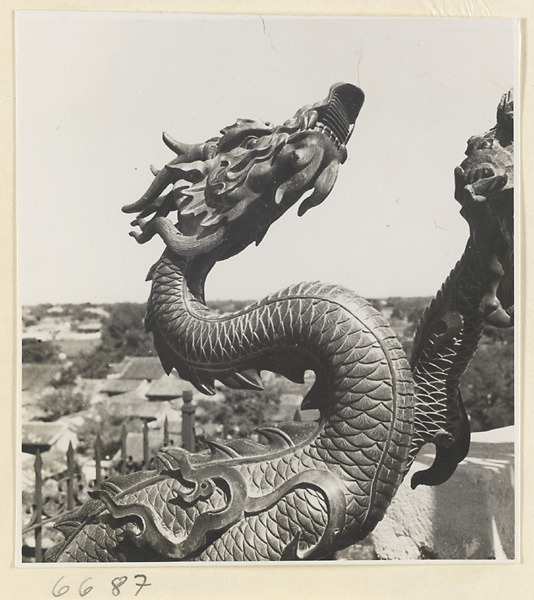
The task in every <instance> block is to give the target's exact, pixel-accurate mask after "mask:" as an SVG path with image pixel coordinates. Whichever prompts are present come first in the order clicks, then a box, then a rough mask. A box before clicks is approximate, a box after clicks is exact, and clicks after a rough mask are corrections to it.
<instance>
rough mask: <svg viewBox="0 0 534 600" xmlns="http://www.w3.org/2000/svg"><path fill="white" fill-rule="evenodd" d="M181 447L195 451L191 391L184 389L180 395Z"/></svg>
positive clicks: (193, 412)
mask: <svg viewBox="0 0 534 600" xmlns="http://www.w3.org/2000/svg"><path fill="white" fill-rule="evenodd" d="M182 400H183V405H182V448H185V449H186V450H188V451H189V452H194V451H195V429H194V427H195V424H194V420H195V407H194V406H193V404H192V400H193V392H192V391H191V390H184V393H183V395H182Z"/></svg>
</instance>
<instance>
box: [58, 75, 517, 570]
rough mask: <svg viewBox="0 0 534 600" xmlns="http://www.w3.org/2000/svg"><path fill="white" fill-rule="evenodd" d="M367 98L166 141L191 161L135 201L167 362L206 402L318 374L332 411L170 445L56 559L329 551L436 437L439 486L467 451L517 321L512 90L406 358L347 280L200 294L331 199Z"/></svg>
mask: <svg viewBox="0 0 534 600" xmlns="http://www.w3.org/2000/svg"><path fill="white" fill-rule="evenodd" d="M362 104H363V93H362V92H361V90H359V89H358V88H356V87H355V86H352V85H350V84H336V85H334V86H333V87H332V88H331V90H330V94H329V96H328V98H327V99H326V100H325V101H324V102H322V103H318V104H315V105H313V106H306V107H304V108H302V109H300V110H299V111H298V112H297V113H296V114H295V116H294V117H293V118H292V119H289V120H288V121H286V122H285V123H284V124H282V125H281V126H278V127H274V126H273V125H271V124H270V123H265V122H263V121H258V120H238V121H237V122H236V123H235V124H234V125H232V126H230V127H227V128H225V129H223V130H221V134H222V135H221V137H217V138H212V139H210V140H208V141H207V142H205V143H204V144H198V145H186V144H181V143H180V142H176V141H175V140H172V139H171V138H169V136H166V135H165V136H164V141H165V143H166V144H167V145H168V146H169V147H170V148H171V149H172V150H173V151H174V152H175V154H176V159H175V160H173V161H171V162H170V163H168V164H167V165H166V166H165V167H163V169H162V170H161V171H155V173H154V174H155V179H154V182H153V183H152V185H151V186H150V187H149V188H148V190H147V192H146V193H145V194H144V195H143V196H142V197H141V199H140V200H138V201H137V202H134V203H133V204H131V205H128V206H126V207H124V209H123V210H124V211H125V212H136V213H137V217H136V218H135V220H134V221H133V223H132V224H133V225H134V226H139V227H140V229H141V232H134V233H133V235H134V237H135V238H136V239H137V241H138V242H139V243H145V242H147V241H149V240H150V239H151V238H152V237H154V236H155V235H156V234H157V235H159V236H160V237H161V238H162V239H163V240H164V242H165V244H166V246H167V247H166V249H165V251H164V253H163V255H162V257H161V258H160V260H159V261H158V262H157V263H156V264H155V265H154V267H152V269H151V270H150V273H149V277H148V278H149V279H150V280H151V281H152V284H151V285H152V287H151V294H150V299H149V302H148V305H147V316H146V326H147V329H148V330H149V331H151V332H152V333H153V336H154V344H155V347H156V350H157V352H158V354H159V357H160V359H161V362H162V365H163V367H164V369H165V370H166V371H167V372H168V373H170V371H171V370H172V369H176V371H177V372H178V373H179V375H180V376H181V377H182V378H183V379H186V380H188V381H190V382H191V383H193V384H194V385H195V386H196V387H197V389H199V390H200V391H202V392H204V393H207V394H210V393H213V392H214V382H215V380H219V381H221V382H222V383H223V384H225V385H227V386H229V387H232V388H238V389H239V388H241V389H261V387H262V381H261V375H260V372H261V371H273V372H275V373H279V374H280V375H283V376H285V377H287V378H289V379H291V380H292V381H295V382H301V383H302V382H303V381H304V373H305V371H307V370H313V371H314V372H315V376H316V379H315V382H314V384H313V386H312V388H311V389H310V391H309V392H308V394H307V395H306V397H305V398H304V400H303V402H302V408H303V409H318V411H319V413H320V417H319V419H318V420H317V421H313V422H291V423H270V424H265V425H262V426H261V427H259V428H258V429H257V434H258V436H260V437H261V439H262V440H264V441H263V442H259V441H253V440H251V439H234V440H218V439H211V440H206V444H207V449H205V450H203V451H201V452H197V453H195V454H192V453H189V452H186V451H185V450H183V449H180V448H174V447H169V448H163V449H162V450H161V451H160V452H159V454H158V456H157V467H156V469H155V470H153V471H144V472H139V473H135V474H131V475H124V476H116V477H112V478H110V479H108V480H106V481H105V482H104V483H102V484H101V486H100V488H98V489H96V490H95V491H94V492H93V493H92V496H93V500H91V501H90V502H88V503H86V504H85V505H84V506H83V507H82V508H81V509H79V510H78V511H77V512H75V513H74V514H72V515H68V516H67V517H65V518H64V519H62V520H61V521H60V522H59V523H58V524H57V527H58V529H60V530H61V531H63V533H64V535H65V540H64V542H62V543H60V544H58V545H57V546H56V547H54V548H53V549H52V550H51V551H49V553H48V555H47V560H49V561H58V562H62V561H67V562H70V561H149V560H152V561H154V560H173V561H181V560H187V561H232V560H238V561H256V560H302V559H321V558H326V557H329V556H331V555H332V553H333V552H335V551H336V550H339V549H341V548H344V547H346V546H348V545H350V544H351V543H354V542H355V541H357V540H359V539H363V538H364V537H365V536H366V535H367V534H368V533H369V532H370V531H372V529H373V528H374V527H375V526H376V524H377V523H378V522H379V521H380V519H381V518H382V517H383V516H384V513H385V511H386V510H387V508H388V506H389V503H390V502H391V500H392V499H393V497H394V495H395V492H396V490H397V488H398V486H399V485H400V483H401V482H402V480H403V478H404V476H405V474H406V472H407V470H408V469H409V467H410V466H411V464H412V462H413V460H414V458H415V457H416V455H417V453H418V452H419V450H420V449H421V447H422V446H423V445H424V444H426V443H433V444H435V446H436V458H435V461H434V464H433V465H432V466H431V467H430V469H427V470H426V471H422V472H419V473H416V474H415V475H414V477H413V479H412V486H413V487H415V486H417V485H419V484H426V485H438V484H440V483H442V482H443V481H445V480H447V479H448V478H449V477H450V476H451V475H452V474H453V472H454V470H455V469H456V466H457V464H458V463H459V462H460V461H461V460H462V459H463V458H464V457H465V455H466V454H467V451H468V448H469V435H470V434H469V423H468V419H467V416H466V413H465V410H464V407H463V403H462V400H461V396H460V392H459V384H460V379H461V377H462V374H463V372H464V371H465V369H466V368H467V366H468V364H469V361H470V360H471V358H472V356H473V354H474V352H475V351H476V347H477V344H478V341H479V338H480V336H481V332H482V328H483V325H484V323H485V322H490V323H492V324H494V325H498V326H509V325H511V323H512V320H513V294H512V292H511V290H512V288H513V285H512V281H513V279H512V278H513V252H512V251H511V250H510V244H509V241H510V236H509V232H510V226H511V225H510V224H511V216H510V206H511V204H510V199H511V194H512V192H513V184H512V183H511V181H512V177H511V175H512V173H513V171H512V169H513V154H512V152H511V149H513V146H511V145H510V144H511V138H510V139H508V138H507V134H506V131H509V128H510V115H512V117H513V112H511V106H512V103H511V97H510V96H508V97H505V98H504V99H503V101H502V103H501V105H500V107H499V111H500V112H499V113H498V124H497V127H496V128H494V129H493V130H491V131H490V132H488V133H487V134H485V135H484V136H479V137H477V138H472V140H470V146H468V151H467V158H466V160H465V161H464V162H463V163H462V166H461V167H459V168H458V170H457V172H456V183H457V186H456V198H457V200H458V201H459V202H460V203H461V204H462V215H463V216H464V217H465V218H466V219H467V221H468V222H469V225H470V238H469V242H468V245H467V248H466V251H465V253H464V255H463V257H462V258H461V259H460V261H459V262H458V264H457V265H456V267H455V268H454V269H453V271H452V273H451V275H450V276H449V278H448V279H447V281H446V282H445V284H444V285H443V287H442V289H441V291H440V292H439V293H438V295H437V297H436V299H435V300H434V301H433V302H432V303H431V305H430V306H429V308H428V309H427V310H426V312H425V314H424V316H423V319H422V321H421V324H420V327H419V329H418V333H417V336H416V340H415V345H414V350H413V355H412V363H411V366H410V365H409V363H408V361H407V360H406V358H405V355H404V352H403V350H402V348H401V345H400V343H399V341H398V340H397V338H396V336H395V335H394V333H393V331H392V330H391V329H390V327H389V326H388V324H387V322H386V321H385V319H384V318H383V317H382V315H381V314H380V313H379V312H377V311H376V310H374V309H373V308H372V307H371V305H370V304H369V303H368V302H367V301H366V300H364V299H362V298H359V297H358V296H356V295H355V294H354V293H353V292H351V291H350V290H347V289H345V288H342V287H340V286H334V285H326V284H322V283H317V282H316V283H301V284H298V285H293V286H290V287H288V288H286V289H284V290H282V291H281V292H278V293H275V294H272V295H270V296H268V297H267V298H265V299H263V300H261V301H259V302H256V303H253V304H251V305H250V306H248V307H246V308H244V309H243V310H240V311H237V312H235V313H233V314H223V315H221V314H217V313H214V312H212V311H211V310H210V309H209V308H208V306H207V304H206V302H205V300H204V283H205V280H206V278H207V276H208V274H209V272H210V271H211V269H212V268H213V267H214V266H215V264H216V263H217V262H218V261H219V260H225V259H227V258H230V257H232V256H234V255H235V254H237V253H239V252H241V251H242V250H243V249H244V248H245V247H247V246H248V245H249V244H250V243H252V242H255V243H256V244H258V243H260V242H261V240H262V239H263V237H264V236H265V234H266V232H267V229H268V228H269V226H270V225H271V224H272V223H273V222H274V221H275V220H276V219H278V218H279V217H280V216H281V215H282V214H284V213H285V212H286V211H287V210H288V209H289V208H290V207H291V206H293V205H294V204H295V203H296V202H298V201H299V200H302V202H301V204H300V207H299V215H303V214H304V213H305V212H306V211H307V210H308V209H309V208H311V207H313V206H316V205H317V204H319V203H321V202H322V201H323V200H324V199H325V198H326V196H327V195H328V194H329V193H330V191H331V189H332V187H333V185H334V183H335V180H336V177H337V172H338V167H339V165H340V164H342V163H343V162H344V161H345V160H346V157H347V152H346V147H345V145H346V143H347V141H348V140H349V138H350V136H351V134H352V130H353V127H354V124H355V121H356V118H357V116H358V113H359V111H360V108H361V106H362ZM499 115H500V116H499ZM511 157H512V158H511ZM169 186H171V191H167V190H168V187H169ZM175 210H176V211H177V214H178V221H177V223H175V224H173V223H172V222H171V221H170V220H169V219H168V218H167V216H168V215H169V213H170V212H172V211H175Z"/></svg>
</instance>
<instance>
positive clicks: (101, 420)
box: [76, 410, 123, 457]
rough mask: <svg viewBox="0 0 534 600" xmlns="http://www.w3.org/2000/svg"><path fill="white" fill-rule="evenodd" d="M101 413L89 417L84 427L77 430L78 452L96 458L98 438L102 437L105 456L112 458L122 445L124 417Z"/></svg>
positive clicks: (85, 420)
mask: <svg viewBox="0 0 534 600" xmlns="http://www.w3.org/2000/svg"><path fill="white" fill-rule="evenodd" d="M102 413H103V411H102V410H101V411H100V414H99V415H96V414H93V415H89V416H88V417H87V418H86V419H84V422H83V425H82V426H81V427H79V428H77V429H76V435H77V436H78V447H77V451H78V452H80V453H81V454H86V455H87V456H91V457H93V456H94V445H95V442H96V436H97V435H100V440H101V441H102V447H103V450H104V456H109V457H112V456H113V455H114V454H115V453H116V452H117V450H118V449H119V448H120V445H121V426H122V422H123V420H122V417H116V416H114V415H111V414H109V413H108V412H105V414H102Z"/></svg>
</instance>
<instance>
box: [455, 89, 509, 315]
mask: <svg viewBox="0 0 534 600" xmlns="http://www.w3.org/2000/svg"><path fill="white" fill-rule="evenodd" d="M513 134H514V100H513V95H512V92H511V91H510V92H508V93H507V94H504V96H503V97H502V99H501V102H500V104H499V106H498V108H497V124H496V125H495V127H493V128H492V129H490V130H489V131H488V132H487V133H485V134H483V135H478V136H474V137H472V138H470V139H469V141H468V142H467V150H466V155H467V158H466V159H465V160H464V161H463V162H462V164H461V165H460V166H459V167H457V168H456V170H455V179H456V190H455V198H456V200H458V202H460V204H461V205H462V210H461V214H462V216H463V217H464V218H465V219H466V220H467V222H468V223H469V228H470V233H471V235H470V240H469V244H470V245H471V247H472V248H473V250H474V251H475V252H476V253H477V255H478V256H479V259H480V262H481V269H482V271H483V279H484V281H485V289H484V295H483V298H482V302H481V305H480V308H479V310H480V312H481V313H482V314H483V315H484V318H485V321H486V322H487V323H490V324H491V325H495V326H497V327H508V326H511V325H513V313H514V141H513V139H514V138H513Z"/></svg>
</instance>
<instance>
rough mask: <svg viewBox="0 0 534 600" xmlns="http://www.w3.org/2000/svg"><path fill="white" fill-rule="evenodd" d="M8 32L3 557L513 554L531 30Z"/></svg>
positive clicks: (57, 24) (138, 16)
mask: <svg viewBox="0 0 534 600" xmlns="http://www.w3.org/2000/svg"><path fill="white" fill-rule="evenodd" d="M16 33H17V35H16V59H17V66H16V69H17V196H18V197H17V219H18V295H19V311H20V313H19V315H20V322H21V324H20V329H19V338H20V343H19V350H20V373H21V375H20V378H19V381H20V391H19V399H18V402H19V411H18V412H19V423H18V426H19V430H18V431H19V445H18V454H19V456H18V459H19V464H18V472H19V478H18V497H19V510H18V516H17V523H18V532H19V533H18V541H17V548H16V552H15V554H16V561H17V564H18V565H19V566H24V567H32V566H33V567H35V566H39V565H43V564H49V565H50V564H53V563H121V562H122V563H150V564H161V563H165V564H167V565H169V564H171V565H172V564H176V563H189V562H191V561H195V562H203V563H211V562H220V561H222V562H241V563H253V562H257V561H262V562H264V563H269V562H279V561H288V562H293V563H296V562H301V561H305V562H309V561H338V562H345V563H346V562H351V563H353V564H357V563H364V562H373V563H377V562H379V561H382V562H383V563H388V564H390V563H391V562H414V563H421V562H422V561H426V564H428V563H431V562H436V561H442V562H476V561H478V562H490V563H502V562H514V561H516V560H517V559H518V551H517V549H518V537H519V536H518V527H517V522H516V519H517V502H518V500H517V494H518V484H517V479H516V474H517V465H516V458H517V450H518V446H517V426H518V406H517V403H514V397H516V394H515V392H514V388H515V383H514V382H515V381H516V380H517V377H516V376H514V375H516V369H515V363H514V350H516V351H517V343H516V340H514V327H513V326H514V295H515V296H517V295H518V293H517V291H518V290H517V288H516V286H517V285H518V278H514V243H517V219H515V220H514V214H517V204H516V206H515V207H514V199H515V201H517V198H518V194H517V193H514V191H515V184H514V181H515V179H514V165H515V161H514V137H515V136H514V91H515V98H516V100H515V101H516V102H517V99H518V97H519V90H518V84H517V81H518V79H517V78H518V70H519V27H518V21H517V20H514V19H474V18H472V19H471V18H469V19H445V18H435V19H423V18H420V19H415V18H358V17H340V18H334V17H283V16H276V17H275V16H266V15H265V16H258V15H255V16H254V15H250V16H244V15H242V16H229V15H227V16H223V15H193V14H189V15H184V14H182V15H180V14H170V13H168V14H151V13H104V12H61V11H57V12H42V11H21V12H18V13H17V17H16ZM517 121H518V119H516V123H515V128H516V129H517ZM162 132H163V140H161V137H160V136H161V135H162ZM515 173H517V169H516V170H515ZM515 177H516V178H517V175H516V176H515ZM301 217H302V218H301ZM303 282H304V283H303ZM514 288H515V289H514ZM514 292H515V294H514Z"/></svg>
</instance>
